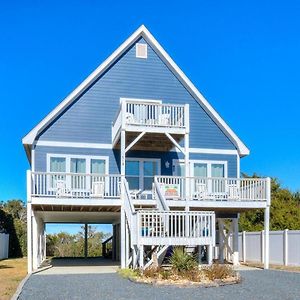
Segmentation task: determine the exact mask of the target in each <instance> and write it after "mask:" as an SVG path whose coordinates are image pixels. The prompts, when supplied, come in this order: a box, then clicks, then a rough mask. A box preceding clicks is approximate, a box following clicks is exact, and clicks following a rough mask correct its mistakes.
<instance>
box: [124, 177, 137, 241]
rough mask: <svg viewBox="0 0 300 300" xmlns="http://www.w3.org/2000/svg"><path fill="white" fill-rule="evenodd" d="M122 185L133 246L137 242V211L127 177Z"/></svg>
mask: <svg viewBox="0 0 300 300" xmlns="http://www.w3.org/2000/svg"><path fill="white" fill-rule="evenodd" d="M122 185H123V187H124V202H123V205H124V210H125V215H126V218H127V222H128V227H129V230H130V240H131V246H132V247H133V245H135V244H136V230H137V228H136V222H137V221H136V220H137V219H136V211H135V208H134V205H133V203H132V199H131V195H130V191H129V186H128V182H127V180H126V179H125V178H122Z"/></svg>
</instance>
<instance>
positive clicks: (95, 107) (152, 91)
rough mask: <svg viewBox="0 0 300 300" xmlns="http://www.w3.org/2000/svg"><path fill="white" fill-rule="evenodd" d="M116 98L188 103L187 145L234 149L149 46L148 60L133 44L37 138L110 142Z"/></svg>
mask: <svg viewBox="0 0 300 300" xmlns="http://www.w3.org/2000/svg"><path fill="white" fill-rule="evenodd" d="M142 42H145V41H142ZM120 97H129V98H144V99H159V100H162V101H163V102H165V103H174V104H186V103H188V104H189V105H190V129H191V133H190V147H193V148H213V149H216V148H217V149H235V146H234V145H233V144H232V142H231V141H230V140H229V139H228V138H227V136H226V135H225V134H224V133H223V132H222V131H221V129H220V128H219V127H218V126H217V125H216V124H215V123H214V122H213V120H212V119H211V118H210V117H209V116H208V115H207V114H206V112H205V111H204V110H203V108H202V107H201V106H200V104H199V103H198V102H197V101H196V100H195V99H194V98H193V97H192V96H191V95H190V93H189V92H188V91H187V90H186V88H185V87H184V86H183V85H182V84H181V83H180V82H179V80H178V79H177V78H176V76H174V74H173V73H172V72H171V71H170V70H169V69H168V67H167V66H166V65H165V64H164V63H163V62H162V60H161V59H160V58H159V57H158V56H157V54H156V53H155V52H154V51H153V50H152V49H151V48H150V47H148V58H147V59H140V58H136V57H135V47H134V46H133V47H131V48H130V49H129V50H128V51H127V52H126V53H125V54H124V55H123V56H122V57H121V58H120V59H119V60H118V61H117V62H116V63H115V64H114V65H113V66H112V67H111V68H110V69H109V70H108V71H107V72H106V73H105V74H104V75H102V77H101V78H99V79H98V80H97V81H96V82H95V83H94V84H93V85H92V86H91V87H90V88H89V89H88V90H87V91H86V92H85V93H84V94H83V95H81V96H80V97H79V98H78V99H77V100H76V102H75V103H74V104H73V105H72V106H71V107H69V108H68V109H67V110H66V111H65V112H64V113H63V114H62V115H61V116H59V117H58V118H57V119H56V120H55V121H54V122H53V123H52V124H51V125H50V126H49V127H48V128H46V129H45V131H44V132H43V133H42V134H41V135H40V137H39V139H40V140H48V141H69V142H87V143H89V142H90V143H111V126H112V121H113V120H114V118H115V115H116V112H117V110H118V108H119V104H120Z"/></svg>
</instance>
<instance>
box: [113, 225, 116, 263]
mask: <svg viewBox="0 0 300 300" xmlns="http://www.w3.org/2000/svg"><path fill="white" fill-rule="evenodd" d="M112 228H113V238H112V260H116V225H115V224H114V225H113V226H112Z"/></svg>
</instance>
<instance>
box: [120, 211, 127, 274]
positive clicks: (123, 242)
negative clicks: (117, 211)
mask: <svg viewBox="0 0 300 300" xmlns="http://www.w3.org/2000/svg"><path fill="white" fill-rule="evenodd" d="M125 218H126V216H125V211H124V208H123V207H121V269H125V268H126V240H125V239H126V230H125V226H126V224H125V222H126V219H125Z"/></svg>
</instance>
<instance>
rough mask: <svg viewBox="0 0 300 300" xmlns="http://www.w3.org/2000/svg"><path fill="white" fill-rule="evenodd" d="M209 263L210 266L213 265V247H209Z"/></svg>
mask: <svg viewBox="0 0 300 300" xmlns="http://www.w3.org/2000/svg"><path fill="white" fill-rule="evenodd" d="M206 247H207V263H208V264H209V265H211V264H212V261H213V251H212V250H213V246H212V245H207V246H206Z"/></svg>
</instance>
